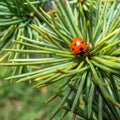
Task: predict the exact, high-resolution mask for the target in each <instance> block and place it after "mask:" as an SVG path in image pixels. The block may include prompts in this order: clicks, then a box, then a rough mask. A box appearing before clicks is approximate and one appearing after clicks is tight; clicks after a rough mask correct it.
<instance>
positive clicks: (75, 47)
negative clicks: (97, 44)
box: [70, 38, 87, 55]
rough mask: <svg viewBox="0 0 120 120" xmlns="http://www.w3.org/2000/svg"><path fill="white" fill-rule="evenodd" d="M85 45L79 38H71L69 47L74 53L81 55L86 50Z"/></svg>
mask: <svg viewBox="0 0 120 120" xmlns="http://www.w3.org/2000/svg"><path fill="white" fill-rule="evenodd" d="M86 46H87V45H86V43H85V42H84V41H83V40H82V39H81V38H73V39H72V42H71V43H70V49H71V50H72V51H73V53H74V54H76V55H78V54H80V55H82V54H83V53H84V52H85V51H86V50H87V47H86Z"/></svg>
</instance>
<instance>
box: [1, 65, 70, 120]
mask: <svg viewBox="0 0 120 120" xmlns="http://www.w3.org/2000/svg"><path fill="white" fill-rule="evenodd" d="M6 74H8V75H9V73H8V68H6V69H5V70H3V68H2V67H1V68H0V120H48V118H49V116H50V114H51V113H52V111H53V109H54V108H55V107H56V105H58V104H59V100H60V99H59V98H57V99H55V100H54V101H52V102H51V103H49V104H44V101H45V100H47V99H48V98H49V97H50V96H51V95H52V94H53V93H54V92H55V90H56V89H55V88H56V87H57V86H58V84H59V83H57V84H54V85H52V86H50V87H49V88H48V87H45V88H42V89H35V88H33V84H29V83H25V82H24V83H16V82H14V81H13V82H12V83H11V82H10V81H7V80H4V78H5V76H6ZM57 103H58V104H57ZM61 114H62V112H61V113H59V114H58V115H57V116H56V117H55V118H54V120H59V117H60V115H61ZM64 120H69V116H66V117H65V118H64Z"/></svg>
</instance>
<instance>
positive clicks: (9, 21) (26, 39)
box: [0, 0, 120, 120]
mask: <svg viewBox="0 0 120 120" xmlns="http://www.w3.org/2000/svg"><path fill="white" fill-rule="evenodd" d="M44 2H46V1H43V2H41V3H39V2H34V1H29V0H26V1H25V2H21V5H22V8H20V7H19V9H17V10H16V8H17V7H16V3H17V2H16V3H14V2H13V1H11V2H1V3H0V5H1V6H2V7H3V9H1V10H4V9H5V11H1V16H2V19H1V20H0V29H1V31H0V37H1V38H0V42H1V45H2V46H1V48H2V49H1V53H2V54H3V57H2V58H1V62H2V63H1V64H0V65H1V66H8V67H9V68H10V69H12V71H13V72H11V76H9V77H7V78H6V79H7V80H17V82H23V81H32V82H34V83H35V86H34V87H36V88H41V87H45V86H48V85H50V84H53V83H56V82H58V81H62V82H63V84H60V85H59V87H58V88H57V89H56V93H55V94H54V95H53V96H52V97H51V98H50V99H48V100H47V101H46V103H48V102H50V101H52V100H53V99H55V98H56V97H60V98H61V102H60V104H59V105H58V106H57V107H56V109H55V110H54V112H53V114H52V115H51V117H50V119H51V120H52V119H53V118H54V117H55V115H56V114H57V113H58V112H59V111H60V110H61V109H64V112H63V114H62V116H61V118H60V119H61V120H62V119H63V118H64V116H66V115H67V113H68V112H69V111H71V112H72V113H73V118H74V119H75V118H76V116H77V117H82V118H84V119H90V120H92V119H93V120H94V119H98V120H102V119H106V120H113V119H115V120H119V119H120V3H119V2H118V1H114V0H102V1H101V0H86V1H84V0H76V1H75V0H74V1H73V0H69V1H68V0H56V2H54V1H53V9H52V10H50V11H48V12H45V11H44V10H43V9H42V4H43V3H44ZM23 3H24V4H23ZM8 4H13V5H8ZM7 5H8V6H7ZM14 5H15V6H14ZM17 5H19V4H18V3H17ZM27 9H28V11H27ZM12 10H13V11H14V12H15V13H14V12H12ZM25 11H26V12H25ZM21 13H22V14H21ZM31 13H32V14H31ZM31 15H32V16H31ZM75 37H79V38H82V39H83V40H84V42H86V43H87V52H86V53H85V54H84V55H82V56H80V55H75V54H74V53H72V51H71V50H70V47H69V44H70V42H71V41H72V39H73V38H75Z"/></svg>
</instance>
